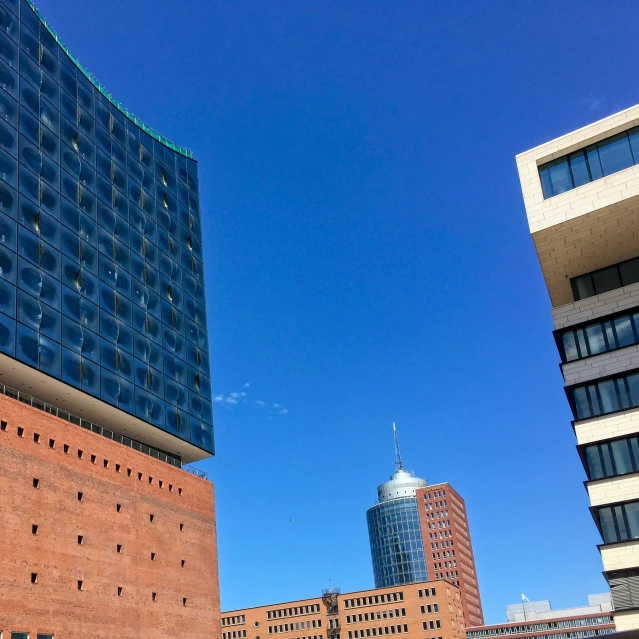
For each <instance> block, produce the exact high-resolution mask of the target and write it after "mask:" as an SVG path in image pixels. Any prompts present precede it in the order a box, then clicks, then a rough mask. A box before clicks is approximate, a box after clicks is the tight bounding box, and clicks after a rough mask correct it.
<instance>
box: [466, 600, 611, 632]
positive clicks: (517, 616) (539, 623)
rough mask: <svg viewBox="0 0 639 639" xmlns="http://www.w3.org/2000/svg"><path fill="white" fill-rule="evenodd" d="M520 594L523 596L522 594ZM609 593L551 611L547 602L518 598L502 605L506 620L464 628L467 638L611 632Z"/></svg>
mask: <svg viewBox="0 0 639 639" xmlns="http://www.w3.org/2000/svg"><path fill="white" fill-rule="evenodd" d="M522 597H523V595H522ZM611 611H612V600H611V597H610V593H604V594H598V595H588V605H587V606H578V607H575V608H560V609H558V610H553V609H552V606H551V605H550V601H547V600H544V601H522V603H518V604H511V605H509V606H507V608H506V614H507V617H508V623H503V624H494V625H490V626H479V627H472V628H468V629H467V637H468V639H487V638H490V637H504V636H507V637H510V638H511V639H531V638H533V637H535V638H537V637H538V638H540V639H542V638H544V637H547V638H548V639H551V638H552V639H582V638H585V637H595V636H600V635H607V634H611V633H613V632H615V625H614V623H613V620H612V613H611Z"/></svg>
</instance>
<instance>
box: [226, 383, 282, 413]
mask: <svg viewBox="0 0 639 639" xmlns="http://www.w3.org/2000/svg"><path fill="white" fill-rule="evenodd" d="M250 387H251V385H250V384H249V382H246V384H244V385H243V386H242V388H244V389H245V390H241V391H233V392H231V393H227V394H226V395H225V394H222V393H220V394H219V395H215V397H213V401H214V402H216V403H217V404H222V405H223V406H227V407H228V408H231V407H232V406H235V405H236V404H239V403H242V404H251V405H253V406H257V407H258V408H265V409H266V410H267V411H268V413H269V414H270V416H269V419H272V418H273V415H288V413H289V409H288V408H286V407H285V406H282V404H278V403H277V402H276V403H273V404H271V403H269V402H265V401H264V400H262V399H255V400H252V401H251V400H249V399H248V398H247V395H248V393H247V392H246V389H248V388H250Z"/></svg>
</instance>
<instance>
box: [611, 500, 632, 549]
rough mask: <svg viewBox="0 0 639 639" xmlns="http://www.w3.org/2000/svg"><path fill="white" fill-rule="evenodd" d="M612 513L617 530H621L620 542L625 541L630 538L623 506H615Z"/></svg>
mask: <svg viewBox="0 0 639 639" xmlns="http://www.w3.org/2000/svg"><path fill="white" fill-rule="evenodd" d="M612 512H613V517H614V519H615V523H616V524H617V528H618V530H619V541H624V540H625V539H628V538H629V531H628V528H627V526H626V521H625V518H624V516H623V506H613V507H612Z"/></svg>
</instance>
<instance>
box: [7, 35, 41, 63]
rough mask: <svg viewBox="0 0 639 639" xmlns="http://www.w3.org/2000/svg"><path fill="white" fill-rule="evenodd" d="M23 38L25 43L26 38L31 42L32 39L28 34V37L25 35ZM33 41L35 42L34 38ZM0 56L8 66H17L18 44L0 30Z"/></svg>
mask: <svg viewBox="0 0 639 639" xmlns="http://www.w3.org/2000/svg"><path fill="white" fill-rule="evenodd" d="M23 39H24V40H25V44H26V40H27V39H29V41H30V42H31V43H33V41H34V38H33V36H28V38H27V36H25V37H24V38H23ZM35 42H37V40H35ZM0 58H1V59H2V60H4V61H5V62H6V63H7V64H8V65H9V66H10V67H14V68H17V67H18V46H17V44H16V43H15V42H13V40H11V38H9V37H8V36H6V35H5V34H4V33H2V32H0Z"/></svg>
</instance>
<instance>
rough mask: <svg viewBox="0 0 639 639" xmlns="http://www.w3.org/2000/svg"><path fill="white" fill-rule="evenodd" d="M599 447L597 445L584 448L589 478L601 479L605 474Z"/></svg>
mask: <svg viewBox="0 0 639 639" xmlns="http://www.w3.org/2000/svg"><path fill="white" fill-rule="evenodd" d="M599 448H600V447H599V446H588V448H586V460H587V462H588V470H589V473H590V478H591V479H601V478H602V477H605V476H606V473H605V471H604V467H603V462H602V461H601V455H600V450H599Z"/></svg>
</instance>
